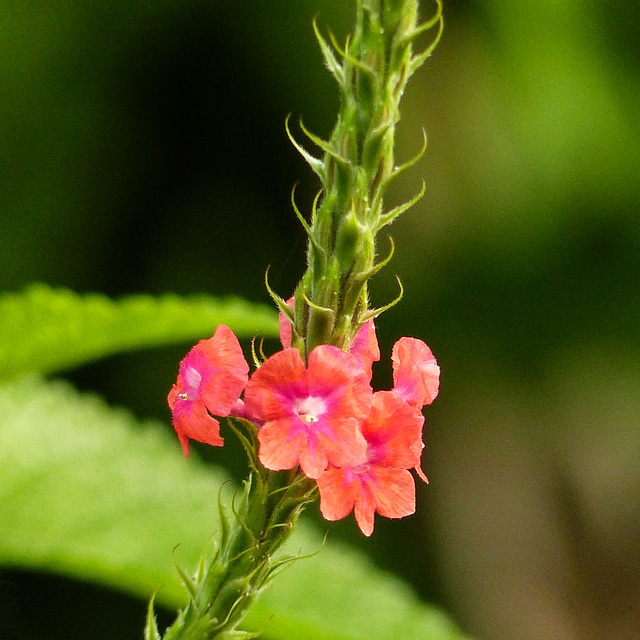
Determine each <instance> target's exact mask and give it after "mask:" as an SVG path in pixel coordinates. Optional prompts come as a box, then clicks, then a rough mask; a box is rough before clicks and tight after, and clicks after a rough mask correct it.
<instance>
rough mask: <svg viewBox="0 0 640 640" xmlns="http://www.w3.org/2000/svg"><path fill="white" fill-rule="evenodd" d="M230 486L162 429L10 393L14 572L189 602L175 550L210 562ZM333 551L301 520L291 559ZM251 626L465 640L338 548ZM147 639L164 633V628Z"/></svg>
mask: <svg viewBox="0 0 640 640" xmlns="http://www.w3.org/2000/svg"><path fill="white" fill-rule="evenodd" d="M229 434H230V432H229ZM223 453H224V451H223V450H221V455H222V454H223ZM225 481H226V476H225V475H224V474H223V473H222V472H220V471H217V470H215V469H212V468H210V467H205V466H204V465H203V464H201V463H199V462H198V460H197V458H194V457H192V458H190V459H189V460H188V461H187V460H185V459H184V458H183V457H182V452H181V448H180V445H179V443H178V441H177V439H175V440H174V439H173V438H171V437H170V436H169V434H168V433H167V432H166V430H165V429H163V428H162V425H159V424H156V423H145V424H140V423H138V422H137V421H136V420H135V419H134V418H133V417H132V416H131V415H130V414H128V413H127V412H124V411H118V410H114V409H111V408H109V407H108V406H107V405H106V404H105V403H104V402H103V401H101V400H100V399H98V398H96V397H95V396H89V395H86V394H80V393H78V392H76V391H75V390H74V389H73V387H71V386H70V385H69V384H67V383H64V382H59V381H54V382H45V381H42V380H41V379H39V378H36V377H28V378H23V379H19V380H15V381H12V382H9V383H5V384H2V385H0V513H1V514H2V517H0V566H2V565H5V566H8V565H12V566H18V567H27V568H29V567H30V568H34V569H38V570H48V571H55V572H60V573H63V574H66V575H69V576H73V577H76V578H79V579H82V580H91V581H94V582H100V583H103V584H106V585H110V586H112V587H115V588H118V589H120V590H123V591H126V592H128V593H131V594H135V595H139V596H142V597H144V598H148V597H150V595H151V594H152V593H153V592H156V591H157V595H156V600H157V601H158V602H159V603H162V604H165V605H169V606H173V607H179V606H183V605H184V604H185V602H186V596H185V593H184V590H183V589H182V588H181V586H180V581H179V577H178V574H177V572H176V569H175V567H174V551H173V550H174V549H175V557H176V559H177V561H178V562H179V563H180V564H181V565H182V566H187V567H191V568H195V567H196V565H197V562H198V558H199V557H200V555H201V553H202V549H203V548H204V547H205V546H206V544H207V542H208V540H209V539H210V536H211V535H212V534H213V533H214V531H215V530H216V527H217V526H218V524H219V523H218V509H217V499H218V493H219V490H220V487H221V486H222V484H223V483H224V482H225ZM232 493H233V488H231V487H229V488H225V490H224V492H223V495H225V496H227V498H229V497H230V496H231V495H232ZM311 508H313V507H311ZM321 546H322V538H321V536H320V535H319V534H318V533H315V532H314V531H312V530H311V529H310V528H309V527H306V526H304V523H301V525H299V526H298V528H297V531H296V533H295V534H294V536H293V537H292V539H291V541H290V543H289V546H288V552H289V553H298V552H300V551H303V552H309V551H310V552H313V551H317V550H318V549H320V547H321ZM149 615H152V614H149ZM141 622H142V621H141ZM247 622H248V624H247V627H248V628H249V629H252V630H255V631H263V630H264V637H265V639H267V638H268V639H271V640H397V638H399V637H403V638H404V637H409V638H420V639H421V640H461V639H462V636H461V635H460V634H459V633H458V632H457V631H456V629H455V627H454V626H453V625H452V623H451V622H450V621H449V620H448V619H447V618H446V617H445V616H444V615H443V614H442V613H440V612H439V611H437V610H434V609H431V608H430V607H428V606H426V605H424V604H422V603H420V602H419V600H418V599H417V598H416V596H415V595H414V594H413V593H412V592H411V590H410V589H409V588H408V587H407V586H406V585H405V584H404V583H402V582H400V581H399V580H397V579H395V578H393V577H391V576H389V575H388V574H386V573H382V572H380V571H378V570H376V569H374V568H373V567H372V566H371V563H370V562H369V561H368V560H367V559H366V558H365V556H364V555H363V554H361V553H359V552H357V551H355V550H353V549H347V548H346V547H342V546H340V545H334V544H331V543H330V542H329V543H327V544H326V545H325V547H324V548H323V549H322V551H320V553H318V554H317V555H315V556H314V557H312V558H305V559H301V560H298V561H296V562H294V563H293V565H292V566H291V567H290V568H289V569H287V570H286V571H284V572H282V574H281V575H279V576H278V577H277V578H276V579H275V580H274V581H273V583H272V586H271V587H270V588H269V589H267V590H266V591H265V592H264V593H263V594H262V595H261V597H260V598H259V599H258V602H257V604H256V605H255V607H254V608H253V609H252V611H251V613H250V617H249V618H248V620H247ZM114 624H117V621H114ZM147 633H148V634H151V637H153V626H152V624H151V625H150V627H149V630H148V632H147Z"/></svg>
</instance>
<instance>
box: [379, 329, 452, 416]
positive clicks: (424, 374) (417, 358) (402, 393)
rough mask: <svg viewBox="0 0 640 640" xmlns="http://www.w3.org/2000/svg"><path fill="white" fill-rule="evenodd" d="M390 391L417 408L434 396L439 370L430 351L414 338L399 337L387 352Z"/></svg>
mask: <svg viewBox="0 0 640 640" xmlns="http://www.w3.org/2000/svg"><path fill="white" fill-rule="evenodd" d="M391 360H392V361H393V383H394V387H393V392H394V393H395V394H396V395H397V396H398V397H400V398H402V399H403V400H404V401H405V402H407V403H408V404H410V405H412V406H414V407H417V408H419V409H421V408H422V407H423V406H424V405H426V404H431V403H432V402H433V401H434V400H435V398H436V396H437V395H438V388H439V386H440V367H439V366H438V363H437V362H436V359H435V357H434V355H433V353H431V349H429V347H428V346H427V345H426V344H425V343H424V342H422V340H418V339H416V338H400V340H398V341H397V342H396V343H395V344H394V345H393V350H392V352H391Z"/></svg>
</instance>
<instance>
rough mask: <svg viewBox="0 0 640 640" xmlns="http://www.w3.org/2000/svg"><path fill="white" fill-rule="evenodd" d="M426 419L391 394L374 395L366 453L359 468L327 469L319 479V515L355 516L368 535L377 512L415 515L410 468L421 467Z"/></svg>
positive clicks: (333, 517)
mask: <svg viewBox="0 0 640 640" xmlns="http://www.w3.org/2000/svg"><path fill="white" fill-rule="evenodd" d="M423 423H424V418H423V417H422V414H420V412H419V411H418V410H416V409H415V408H414V407H412V406H410V405H408V404H407V403H406V402H404V401H403V400H402V399H401V398H399V397H398V396H396V395H395V394H394V393H393V392H391V391H378V392H377V393H374V394H373V403H372V407H371V413H370V414H369V416H368V417H367V419H366V420H365V421H364V422H363V423H362V424H361V427H360V428H361V433H362V435H363V436H364V438H365V440H366V442H367V449H366V451H365V452H364V455H363V456H362V457H361V458H360V460H359V461H358V462H357V464H354V465H350V466H343V467H342V468H341V467H339V466H337V465H332V466H329V468H328V469H327V470H326V471H325V472H324V473H322V474H321V475H320V476H319V477H318V479H317V482H318V489H319V490H320V510H321V512H322V515H323V516H324V517H325V518H326V519H327V520H340V519H341V518H344V517H345V516H347V515H348V514H349V513H351V511H352V510H353V511H355V517H356V522H357V523H358V526H359V527H360V530H361V531H362V533H364V535H366V536H370V535H371V533H372V532H373V522H374V514H375V513H376V511H377V512H378V513H379V514H380V515H381V516H384V517H386V518H403V517H404V516H408V515H411V514H412V513H414V512H415V506H416V505H415V502H416V497H415V484H414V480H413V476H412V475H411V473H410V472H409V471H408V469H411V468H414V467H419V465H420V452H421V451H422V446H423V445H422V425H423Z"/></svg>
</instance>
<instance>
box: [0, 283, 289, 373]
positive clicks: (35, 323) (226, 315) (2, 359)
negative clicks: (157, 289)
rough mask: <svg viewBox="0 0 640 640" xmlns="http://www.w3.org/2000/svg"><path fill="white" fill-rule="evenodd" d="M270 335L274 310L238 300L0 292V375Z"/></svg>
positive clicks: (37, 288) (43, 289) (39, 289)
mask: <svg viewBox="0 0 640 640" xmlns="http://www.w3.org/2000/svg"><path fill="white" fill-rule="evenodd" d="M220 323H222V324H226V325H228V326H229V327H231V329H232V330H233V331H234V332H235V333H236V334H237V335H238V336H239V337H252V336H254V335H256V334H257V335H265V336H277V335H278V318H277V313H276V311H275V309H272V308H270V307H267V306H264V305H258V304H252V303H250V302H247V301H245V300H242V299H240V298H229V299H225V300H218V299H216V298H212V297H210V296H204V295H202V296H192V297H186V298H181V297H179V296H176V295H165V296H162V297H153V296H149V295H135V296H129V297H126V298H122V299H120V300H117V301H114V300H111V299H109V298H108V297H106V296H104V295H101V294H86V295H78V294H77V293H74V292H72V291H69V290H66V289H52V288H50V287H47V286H45V285H41V284H36V285H32V286H30V287H29V288H27V289H26V290H25V291H24V292H21V293H8V294H4V295H2V296H0V380H3V379H9V378H12V377H17V376H19V375H21V374H24V373H29V372H38V373H51V372H54V371H60V370H64V369H67V368H70V367H73V366H77V365H80V364H83V363H86V362H89V361H92V360H95V359H98V358H101V357H104V356H107V355H111V354H114V353H121V352H124V351H128V350H131V349H138V348H143V347H153V346H160V345H168V344H175V343H178V342H181V341H187V340H194V341H196V340H199V339H200V338H206V337H210V336H211V335H212V334H213V331H214V330H215V328H216V326H217V325H218V324H220Z"/></svg>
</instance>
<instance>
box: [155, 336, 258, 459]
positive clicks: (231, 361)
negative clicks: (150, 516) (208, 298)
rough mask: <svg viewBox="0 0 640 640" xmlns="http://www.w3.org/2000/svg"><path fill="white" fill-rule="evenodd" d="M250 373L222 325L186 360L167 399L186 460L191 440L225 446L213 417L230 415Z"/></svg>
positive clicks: (200, 343) (238, 345) (240, 350)
mask: <svg viewBox="0 0 640 640" xmlns="http://www.w3.org/2000/svg"><path fill="white" fill-rule="evenodd" d="M248 371H249V366H248V365H247V362H246V360H245V359H244V356H243V354H242V348H241V347H240V343H239V342H238V339H237V338H236V337H235V335H234V334H233V331H231V329H229V327H227V326H225V325H223V324H221V325H218V328H217V329H216V332H215V333H214V335H213V337H212V338H209V339H208V340H200V342H198V344H197V345H196V346H195V347H193V349H191V351H189V353H188V354H187V355H186V356H185V358H184V360H183V361H182V362H181V363H180V373H179V374H178V380H177V381H176V384H174V385H173V387H172V389H171V391H170V392H169V396H168V398H167V400H168V402H169V407H170V408H171V411H172V412H173V426H174V428H175V430H176V433H177V434H178V438H179V440H180V443H181V444H182V450H183V451H184V455H185V457H188V455H189V438H191V439H192V440H198V441H199V442H204V443H206V444H210V445H213V446H217V447H221V446H222V444H223V439H222V438H221V437H220V423H219V422H218V421H217V420H216V419H215V418H214V417H213V416H212V415H211V414H213V415H216V416H221V417H224V416H228V415H229V413H230V412H231V411H232V409H233V408H234V405H236V403H237V401H238V399H239V398H240V394H241V393H242V389H243V388H244V385H245V384H246V382H247V377H248V376H247V374H248Z"/></svg>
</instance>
